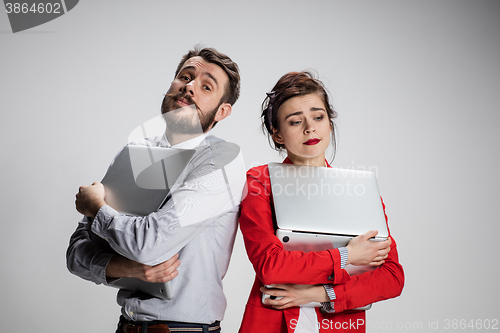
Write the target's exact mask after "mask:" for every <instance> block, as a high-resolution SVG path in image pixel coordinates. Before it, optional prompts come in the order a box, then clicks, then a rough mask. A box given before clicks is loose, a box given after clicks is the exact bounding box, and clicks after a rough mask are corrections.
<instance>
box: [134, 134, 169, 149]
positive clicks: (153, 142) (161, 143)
mask: <svg viewBox="0 0 500 333" xmlns="http://www.w3.org/2000/svg"><path fill="white" fill-rule="evenodd" d="M127 145H131V146H150V147H165V146H166V145H167V141H166V140H165V137H164V136H162V135H158V136H151V137H147V138H141V139H137V140H134V141H131V142H129V143H128V144H127Z"/></svg>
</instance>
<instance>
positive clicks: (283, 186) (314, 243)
mask: <svg viewBox="0 0 500 333" xmlns="http://www.w3.org/2000/svg"><path fill="white" fill-rule="evenodd" d="M269 175H270V180H271V187H272V193H273V200H274V208H275V213H276V222H277V226H278V229H277V231H276V235H277V237H278V238H279V239H280V240H281V242H282V243H283V245H284V248H285V250H287V251H294V250H296V251H303V252H310V251H322V250H328V249H332V248H339V247H343V246H346V245H347V243H348V242H349V240H350V239H352V238H353V237H356V236H358V235H361V234H363V233H365V232H367V231H369V230H377V231H378V235H377V236H376V237H375V238H373V239H372V240H373V241H384V240H386V239H387V237H388V236H389V233H388V230H387V225H386V222H385V215H384V211H383V207H382V202H381V199H380V194H379V190H378V185H377V179H376V176H375V174H374V173H373V172H369V171H359V170H350V169H337V168H324V167H313V166H299V165H293V164H283V163H270V164H269ZM373 269H374V268H373V267H372V266H353V265H347V267H346V270H347V271H348V272H349V274H350V275H356V274H361V273H364V272H366V271H369V270H373ZM369 307H370V306H368V307H365V308H360V310H366V309H368V308H369Z"/></svg>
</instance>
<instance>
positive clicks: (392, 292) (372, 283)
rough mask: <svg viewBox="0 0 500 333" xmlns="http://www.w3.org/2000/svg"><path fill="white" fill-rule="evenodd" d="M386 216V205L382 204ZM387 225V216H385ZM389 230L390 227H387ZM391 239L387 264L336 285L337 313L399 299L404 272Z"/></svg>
mask: <svg viewBox="0 0 500 333" xmlns="http://www.w3.org/2000/svg"><path fill="white" fill-rule="evenodd" d="M382 206H383V208H384V214H385V205H384V203H383V202H382ZM385 221H386V223H387V215H385ZM387 228H389V226H387ZM389 237H391V240H392V243H391V251H390V252H389V256H388V257H387V259H386V260H385V262H384V263H383V264H382V265H381V266H380V267H378V268H376V269H375V270H373V271H370V272H365V273H363V274H359V275H354V276H351V277H350V278H349V279H348V280H347V281H345V282H343V283H340V284H337V285H334V287H333V289H334V291H335V295H336V299H335V312H341V311H345V310H349V309H354V308H357V307H361V306H366V305H368V304H371V303H375V302H378V301H382V300H385V299H389V298H393V297H397V296H399V295H400V294H401V292H402V291H403V286H404V272H403V267H402V266H401V264H400V263H399V258H398V250H397V246H396V241H395V240H394V238H392V236H390V231H389Z"/></svg>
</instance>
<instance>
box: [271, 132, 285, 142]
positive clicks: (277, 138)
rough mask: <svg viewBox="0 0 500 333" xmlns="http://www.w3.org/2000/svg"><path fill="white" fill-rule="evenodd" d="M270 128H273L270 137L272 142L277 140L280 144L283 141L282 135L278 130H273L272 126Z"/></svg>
mask: <svg viewBox="0 0 500 333" xmlns="http://www.w3.org/2000/svg"><path fill="white" fill-rule="evenodd" d="M272 130H273V135H272V138H273V140H274V142H277V143H279V144H280V145H282V144H283V143H284V142H285V141H284V140H283V137H282V136H281V134H280V132H279V131H277V130H275V129H274V128H272Z"/></svg>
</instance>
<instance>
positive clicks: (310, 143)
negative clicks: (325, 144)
mask: <svg viewBox="0 0 500 333" xmlns="http://www.w3.org/2000/svg"><path fill="white" fill-rule="evenodd" d="M320 141H321V140H320V139H310V140H307V141H306V142H304V144H305V145H308V146H311V145H315V144H318V142H320Z"/></svg>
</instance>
